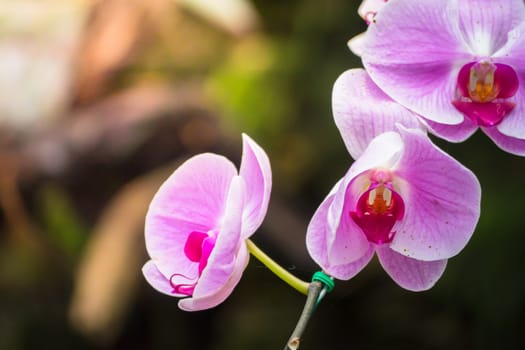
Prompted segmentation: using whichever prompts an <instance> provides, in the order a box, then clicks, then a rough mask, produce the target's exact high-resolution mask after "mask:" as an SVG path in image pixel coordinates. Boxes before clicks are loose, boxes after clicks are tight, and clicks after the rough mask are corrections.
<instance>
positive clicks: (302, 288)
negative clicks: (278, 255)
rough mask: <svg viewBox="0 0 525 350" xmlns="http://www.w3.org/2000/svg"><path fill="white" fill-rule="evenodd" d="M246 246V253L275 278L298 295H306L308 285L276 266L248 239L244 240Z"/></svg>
mask: <svg viewBox="0 0 525 350" xmlns="http://www.w3.org/2000/svg"><path fill="white" fill-rule="evenodd" d="M246 245H247V247H248V251H249V252H250V253H251V254H252V255H253V256H254V257H256V258H257V259H258V260H259V261H260V262H262V263H263V264H264V266H266V267H267V268H268V269H270V271H272V272H273V273H274V274H276V275H277V277H279V278H280V279H282V280H283V281H284V282H286V283H288V285H289V286H290V287H292V288H294V289H295V290H297V291H298V292H299V293H302V294H304V295H308V287H309V285H310V283H308V282H305V281H303V280H301V279H299V278H297V277H295V276H294V275H292V274H291V273H290V272H288V271H287V270H285V269H284V268H283V267H282V266H281V265H279V264H277V263H276V262H275V261H274V260H272V258H270V257H269V256H268V255H266V253H264V252H263V251H262V250H261V249H259V247H257V246H256V245H255V243H253V242H252V241H251V240H250V239H248V240H246Z"/></svg>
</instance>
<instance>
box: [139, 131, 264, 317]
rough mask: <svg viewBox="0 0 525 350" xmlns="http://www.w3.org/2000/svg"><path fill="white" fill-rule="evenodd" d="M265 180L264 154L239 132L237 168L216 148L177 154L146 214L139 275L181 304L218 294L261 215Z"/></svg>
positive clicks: (229, 284)
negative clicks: (145, 257)
mask: <svg viewBox="0 0 525 350" xmlns="http://www.w3.org/2000/svg"><path fill="white" fill-rule="evenodd" d="M271 185H272V183H271V169H270V162H269V160H268V157H267V155H266V153H265V152H264V150H263V149H262V148H261V147H260V146H258V145H257V144H256V143H255V142H254V141H253V140H252V139H251V138H249V137H248V136H247V135H243V155H242V162H241V167H240V171H239V173H238V172H237V170H236V168H235V166H234V165H233V163H232V162H230V161H229V160H228V159H226V158H224V157H222V156H219V155H216V154H211V153H205V154H200V155H197V156H194V157H193V158H190V159H189V160H187V161H186V162H184V164H182V165H181V166H180V167H179V168H178V169H177V170H175V172H174V173H173V174H172V175H171V176H170V177H169V178H168V179H167V180H166V182H164V184H162V186H161V187H160V189H159V191H158V192H157V193H156V194H155V196H154V198H153V200H152V202H151V204H150V207H149V210H148V213H147V215H146V225H145V235H146V248H147V251H148V253H149V255H150V257H151V260H149V261H148V262H147V263H146V264H145V265H144V267H143V269H142V271H143V274H144V276H145V278H146V280H147V281H148V282H149V283H150V284H151V286H152V287H153V288H155V289H157V290H158V291H159V292H161V293H164V294H167V295H171V296H176V297H183V298H184V297H185V298H184V299H181V300H180V301H179V307H180V308H181V309H183V310H187V311H196V310H203V309H208V308H211V307H214V306H216V305H218V304H220V303H221V302H223V301H224V300H225V299H226V298H227V297H228V296H229V295H230V294H231V292H232V290H233V288H234V287H235V286H236V285H237V283H238V282H239V280H240V278H241V275H242V273H243V271H244V269H245V267H246V265H247V264H248V259H249V253H248V250H247V248H246V243H245V240H246V239H247V238H249V237H250V236H251V235H252V234H253V233H254V232H255V230H257V228H258V227H259V226H260V225H261V223H262V221H263V218H264V216H265V215H266V210H267V208H268V201H269V198H270V191H271Z"/></svg>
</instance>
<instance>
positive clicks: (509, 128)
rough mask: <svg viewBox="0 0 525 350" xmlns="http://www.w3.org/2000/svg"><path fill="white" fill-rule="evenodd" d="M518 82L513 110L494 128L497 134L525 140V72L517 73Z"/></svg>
mask: <svg viewBox="0 0 525 350" xmlns="http://www.w3.org/2000/svg"><path fill="white" fill-rule="evenodd" d="M518 77H519V80H520V81H521V82H522V83H521V84H520V86H519V88H518V92H517V93H516V95H514V98H513V99H511V100H510V101H513V100H515V101H516V104H515V106H514V109H513V110H512V111H511V112H510V113H509V114H508V115H507V116H506V117H505V118H504V119H503V121H502V122H501V123H500V124H498V125H497V126H496V128H497V129H498V131H499V133H501V134H503V135H506V136H509V137H511V138H517V139H525V103H524V102H525V70H524V71H523V72H518Z"/></svg>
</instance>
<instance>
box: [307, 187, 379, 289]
mask: <svg viewBox="0 0 525 350" xmlns="http://www.w3.org/2000/svg"><path fill="white" fill-rule="evenodd" d="M340 184H341V182H339V183H338V184H337V185H336V186H335V187H334V189H335V190H337V189H338V188H339V186H340ZM333 200H334V193H331V194H330V195H328V197H327V198H326V199H325V200H324V201H323V203H322V204H321V205H320V206H319V208H318V209H317V211H316V212H315V214H314V216H313V217H312V220H311V221H310V224H309V225H308V230H307V233H306V247H307V248H308V253H309V254H310V256H311V257H312V259H314V261H315V262H316V263H317V264H318V265H319V266H321V268H322V269H323V270H324V271H325V272H326V273H328V274H329V275H331V276H333V277H335V278H338V279H342V280H347V279H350V278H352V277H354V276H355V275H356V274H357V273H359V271H361V270H362V269H363V268H364V267H365V266H366V265H367V264H368V262H369V261H370V259H372V256H373V254H374V249H373V245H372V244H370V243H368V242H365V250H364V251H362V250H361V248H360V247H358V246H359V245H361V243H363V242H361V240H362V239H361V238H360V237H363V238H364V235H363V233H362V232H361V233H360V232H356V231H354V233H358V234H359V235H357V236H356V237H357V239H358V240H359V241H358V242H357V244H352V242H351V241H350V242H348V245H347V246H346V247H343V250H344V251H347V252H348V253H349V255H352V256H358V257H357V259H354V260H353V261H351V262H346V263H341V264H333V263H332V262H331V257H330V256H329V255H330V253H329V248H328V242H327V238H328V237H329V236H330V233H329V232H328V231H329V230H330V225H329V224H328V223H327V220H328V219H327V218H328V216H329V214H328V212H329V210H330V207H331V205H332V203H333ZM357 229H358V230H359V228H357ZM365 240H366V239H365ZM355 247H358V251H357V253H356V252H354V251H351V250H354V249H355Z"/></svg>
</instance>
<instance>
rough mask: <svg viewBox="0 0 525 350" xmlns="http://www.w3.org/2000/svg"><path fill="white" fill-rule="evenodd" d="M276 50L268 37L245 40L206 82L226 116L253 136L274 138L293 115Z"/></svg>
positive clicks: (274, 44) (292, 102) (293, 104)
mask: <svg viewBox="0 0 525 350" xmlns="http://www.w3.org/2000/svg"><path fill="white" fill-rule="evenodd" d="M278 49H279V45H278V44H277V43H275V42H272V41H270V40H269V39H267V38H264V37H261V36H252V37H250V38H247V39H245V40H243V41H241V42H240V43H239V44H238V45H237V46H236V47H235V49H234V50H233V51H232V54H231V56H230V57H229V60H228V61H226V63H225V64H224V65H223V66H222V67H220V68H219V69H218V70H217V71H216V72H215V74H214V75H213V76H211V77H210V80H209V81H208V87H209V90H210V93H211V94H212V95H213V97H214V98H215V99H216V100H217V101H218V103H219V105H220V106H221V107H222V108H223V110H224V111H225V117H227V118H231V119H232V120H231V121H233V122H234V124H236V125H237V126H238V128H239V129H241V130H245V131H246V132H248V133H250V134H252V135H260V136H261V137H269V138H271V137H275V136H276V135H278V134H279V133H281V132H282V131H283V129H285V127H286V125H288V124H289V123H290V121H291V116H294V115H295V113H294V110H293V108H294V106H295V103H294V101H293V99H292V97H291V95H290V91H289V89H288V88H289V86H287V81H286V79H284V77H283V76H282V74H281V73H282V71H280V67H279V63H278V60H277V57H278V51H277V50H278Z"/></svg>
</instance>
